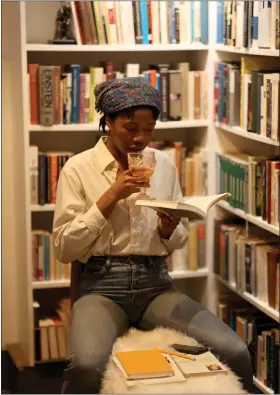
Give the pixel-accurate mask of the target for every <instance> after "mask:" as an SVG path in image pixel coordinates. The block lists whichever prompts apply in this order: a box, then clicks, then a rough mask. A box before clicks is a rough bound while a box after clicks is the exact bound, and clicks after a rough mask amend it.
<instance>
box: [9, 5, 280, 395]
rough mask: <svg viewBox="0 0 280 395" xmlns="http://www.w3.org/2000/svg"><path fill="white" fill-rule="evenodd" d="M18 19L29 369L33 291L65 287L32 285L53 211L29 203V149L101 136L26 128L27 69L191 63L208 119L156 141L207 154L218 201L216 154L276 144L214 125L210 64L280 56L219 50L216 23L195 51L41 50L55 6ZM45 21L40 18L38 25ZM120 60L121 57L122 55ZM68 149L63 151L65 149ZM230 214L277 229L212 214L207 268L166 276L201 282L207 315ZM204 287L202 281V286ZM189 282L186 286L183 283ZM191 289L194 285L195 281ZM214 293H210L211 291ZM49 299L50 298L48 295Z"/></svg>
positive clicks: (260, 151)
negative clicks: (220, 229)
mask: <svg viewBox="0 0 280 395" xmlns="http://www.w3.org/2000/svg"><path fill="white" fill-rule="evenodd" d="M14 7H16V8H17V11H18V15H19V21H20V23H19V28H20V32H19V37H20V44H21V74H20V77H21V80H22V111H23V128H22V138H23V139H24V171H25V180H24V186H25V188H24V202H25V211H24V214H25V249H24V265H25V266H24V267H25V269H26V270H25V273H26V284H25V288H26V290H25V297H24V299H23V300H22V304H23V305H24V311H26V316H27V319H26V320H25V323H24V325H25V331H24V334H23V339H22V344H23V348H24V351H25V353H26V355H27V356H28V360H29V364H30V366H33V365H34V363H35V353H34V327H33V296H34V292H35V291H36V292H37V293H38V292H45V291H44V290H52V289H53V290H55V289H57V290H59V289H60V288H68V287H69V280H54V281H32V263H31V254H32V251H31V229H32V228H33V225H34V224H36V226H37V224H38V225H41V226H44V224H45V223H46V222H47V223H48V224H50V223H51V219H52V215H53V211H54V207H55V206H54V204H45V205H37V204H32V205H31V204H30V201H31V199H30V179H29V154H28V152H29V151H28V148H29V145H38V146H39V147H40V148H42V149H45V150H47V149H48V150H57V149H58V150H63V149H64V148H66V147H67V150H73V151H74V152H77V150H78V152H80V151H82V150H84V149H88V148H89V147H91V146H92V145H93V144H94V143H95V142H96V138H97V137H98V135H99V134H98V126H97V124H96V123H95V124H67V125H64V124H59V125H53V126H41V125H31V124H30V117H29V93H28V89H27V87H28V78H27V68H28V64H29V63H37V62H38V63H39V64H43V65H44V64H46V65H50V64H58V65H63V64H65V63H69V64H71V63H77V62H78V63H80V64H84V65H85V66H89V65H92V64H93V65H99V64H100V61H102V60H104V59H106V60H109V59H112V61H113V62H114V64H115V65H116V69H121V68H123V64H126V63H129V62H134V63H139V64H140V65H141V68H143V69H145V68H147V66H148V64H149V63H166V62H171V63H172V62H174V63H176V64H178V63H180V62H184V61H186V62H190V65H191V69H192V70H206V71H207V72H208V108H209V111H208V119H206V120H182V121H177V122H175V121H173V122H171V121H170V122H158V124H157V127H156V129H157V130H156V132H155V133H156V137H159V136H160V137H162V139H165V138H172V139H174V140H179V141H182V142H183V143H184V144H185V145H187V146H191V147H195V146H203V147H205V148H206V150H207V166H208V175H209V177H208V181H207V187H208V193H209V194H215V193H216V192H217V190H216V183H215V179H216V177H217V169H216V153H217V152H225V151H226V149H228V148H229V147H230V148H231V149H236V151H237V152H238V151H242V150H243V149H245V148H246V149H247V148H248V147H249V149H250V151H251V152H250V153H251V154H252V155H253V154H256V155H267V154H269V155H272V154H276V153H277V152H278V149H279V143H278V142H276V141H273V140H271V139H269V138H267V137H263V136H260V135H257V134H255V133H249V132H247V131H246V130H244V129H242V128H241V127H240V126H228V125H225V124H221V123H219V122H214V121H213V111H212V108H213V104H214V100H213V91H214V62H215V61H221V60H238V59H240V57H241V56H243V55H246V56H251V55H259V56H267V57H268V60H270V59H271V58H275V57H277V56H279V51H276V50H263V49H261V50H257V49H250V50H248V49H244V48H240V49H239V48H235V47H230V46H225V45H221V44H216V24H215V23H213V24H212V25H211V29H209V45H203V44H200V43H196V44H154V45H152V44H149V45H131V44H123V45H122V44H118V45H57V46H55V45H49V44H46V43H47V42H48V40H49V39H50V38H52V35H53V30H54V20H55V15H56V11H57V5H56V4H55V2H41V3H40V2H21V3H20V4H16V5H14ZM216 14H217V8H216V3H215V2H209V20H211V21H215V20H216ZM42 15H44V19H43V21H42ZM119 52H120V53H121V56H120V55H119ZM65 146H66V147H65ZM219 213H222V214H223V215H224V214H226V213H230V214H231V215H233V216H236V217H240V218H243V219H244V221H245V222H246V224H247V227H248V229H249V230H250V227H251V225H252V224H253V225H256V226H258V227H260V228H263V229H264V230H265V231H267V232H270V233H272V234H275V235H279V229H278V228H277V227H276V226H274V225H271V224H268V223H267V222H265V221H263V220H262V219H260V218H259V217H255V216H252V215H251V214H247V213H245V212H244V211H242V210H240V209H238V208H234V207H232V206H230V205H229V204H228V203H227V202H222V203H221V204H220V205H219V207H217V208H213V209H212V210H211V211H210V213H209V215H208V220H207V229H206V235H207V237H206V256H207V268H205V269H200V270H197V271H195V272H194V271H177V272H171V276H172V277H173V278H174V279H175V280H178V281H179V280H180V282H181V283H182V282H186V283H187V286H186V289H187V290H191V286H192V282H193V281H200V282H199V292H200V293H201V294H203V295H204V299H205V301H206V302H205V304H206V306H207V307H208V308H210V309H211V310H212V311H215V310H216V304H217V299H218V297H219V292H220V290H219V287H217V286H216V280H217V277H216V276H215V275H214V242H215V240H214V219H215V217H216V216H217V215H218V214H219ZM204 280H205V281H204ZM187 281H188V282H187ZM218 281H219V282H223V284H224V285H225V286H227V287H229V288H230V289H231V290H232V291H233V292H236V290H235V288H234V286H233V285H232V284H229V283H228V282H225V281H224V280H223V279H220V278H218ZM194 284H195V286H196V288H197V285H196V284H197V283H196V282H194ZM213 289H214V290H215V291H214V292H213ZM46 292H48V291H46ZM239 296H240V297H241V298H244V299H245V300H246V301H248V302H249V303H251V304H252V305H254V306H255V307H257V308H258V309H259V310H260V311H262V312H264V313H265V314H267V315H268V316H269V317H271V318H273V319H277V317H276V316H277V312H275V311H272V310H271V309H270V308H269V307H268V306H265V305H263V304H262V303H261V302H260V301H258V300H256V299H255V298H254V297H252V296H251V295H249V294H247V293H242V294H241V293H240V294H239ZM254 382H255V384H256V385H257V386H258V387H259V388H260V389H261V390H262V391H264V392H265V393H271V392H269V391H270V390H269V389H268V388H267V387H266V386H264V385H263V384H262V383H261V382H260V381H259V380H257V379H256V378H255V380H254Z"/></svg>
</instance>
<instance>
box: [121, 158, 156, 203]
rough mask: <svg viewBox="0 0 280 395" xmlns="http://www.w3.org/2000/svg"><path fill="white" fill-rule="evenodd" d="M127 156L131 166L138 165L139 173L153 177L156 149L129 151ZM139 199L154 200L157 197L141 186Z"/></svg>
mask: <svg viewBox="0 0 280 395" xmlns="http://www.w3.org/2000/svg"><path fill="white" fill-rule="evenodd" d="M127 157H128V166H129V168H131V167H136V168H137V174H143V175H145V176H147V177H149V178H151V177H152V175H153V173H154V169H155V166H156V156H155V153H154V151H148V152H145V151H142V152H129V153H128V154H127ZM139 199H149V200H151V199H152V200H154V199H155V198H154V197H152V196H149V195H148V194H147V193H146V188H145V187H141V188H140V193H139Z"/></svg>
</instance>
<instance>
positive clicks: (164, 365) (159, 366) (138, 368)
mask: <svg viewBox="0 0 280 395" xmlns="http://www.w3.org/2000/svg"><path fill="white" fill-rule="evenodd" d="M116 357H117V359H118V361H119V363H120V365H121V367H122V372H123V374H124V376H125V377H126V378H127V379H141V378H143V379H144V378H152V377H165V376H173V374H174V371H173V369H172V367H171V366H170V364H169V362H168V361H167V360H166V359H165V357H164V356H163V355H162V354H161V352H160V351H158V350H139V351H126V352H117V353H116Z"/></svg>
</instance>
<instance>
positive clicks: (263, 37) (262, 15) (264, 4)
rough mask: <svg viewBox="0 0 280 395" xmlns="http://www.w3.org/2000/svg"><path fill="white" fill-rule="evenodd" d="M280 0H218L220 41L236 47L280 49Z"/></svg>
mask: <svg viewBox="0 0 280 395" xmlns="http://www.w3.org/2000/svg"><path fill="white" fill-rule="evenodd" d="M279 21H280V3H279V1H278V0H276V1H240V0H238V1H236V0H234V1H226V0H218V2H217V43H219V44H224V45H230V46H234V47H236V48H260V49H272V50H273V49H280V27H279Z"/></svg>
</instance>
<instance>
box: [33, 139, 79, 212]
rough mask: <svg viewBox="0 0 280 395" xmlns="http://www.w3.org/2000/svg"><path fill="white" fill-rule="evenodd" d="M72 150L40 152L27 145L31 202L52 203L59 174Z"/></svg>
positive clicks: (35, 147)
mask: <svg viewBox="0 0 280 395" xmlns="http://www.w3.org/2000/svg"><path fill="white" fill-rule="evenodd" d="M72 155H73V153H72V152H44V153H43V152H40V151H39V149H38V147H37V146H30V147H29V160H30V188H31V191H30V193H31V204H40V205H44V204H54V203H55V199H56V189H57V183H58V179H59V174H60V171H61V169H62V167H63V166H64V165H65V163H66V162H67V160H68V159H69V158H70V157H71V156H72Z"/></svg>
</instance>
